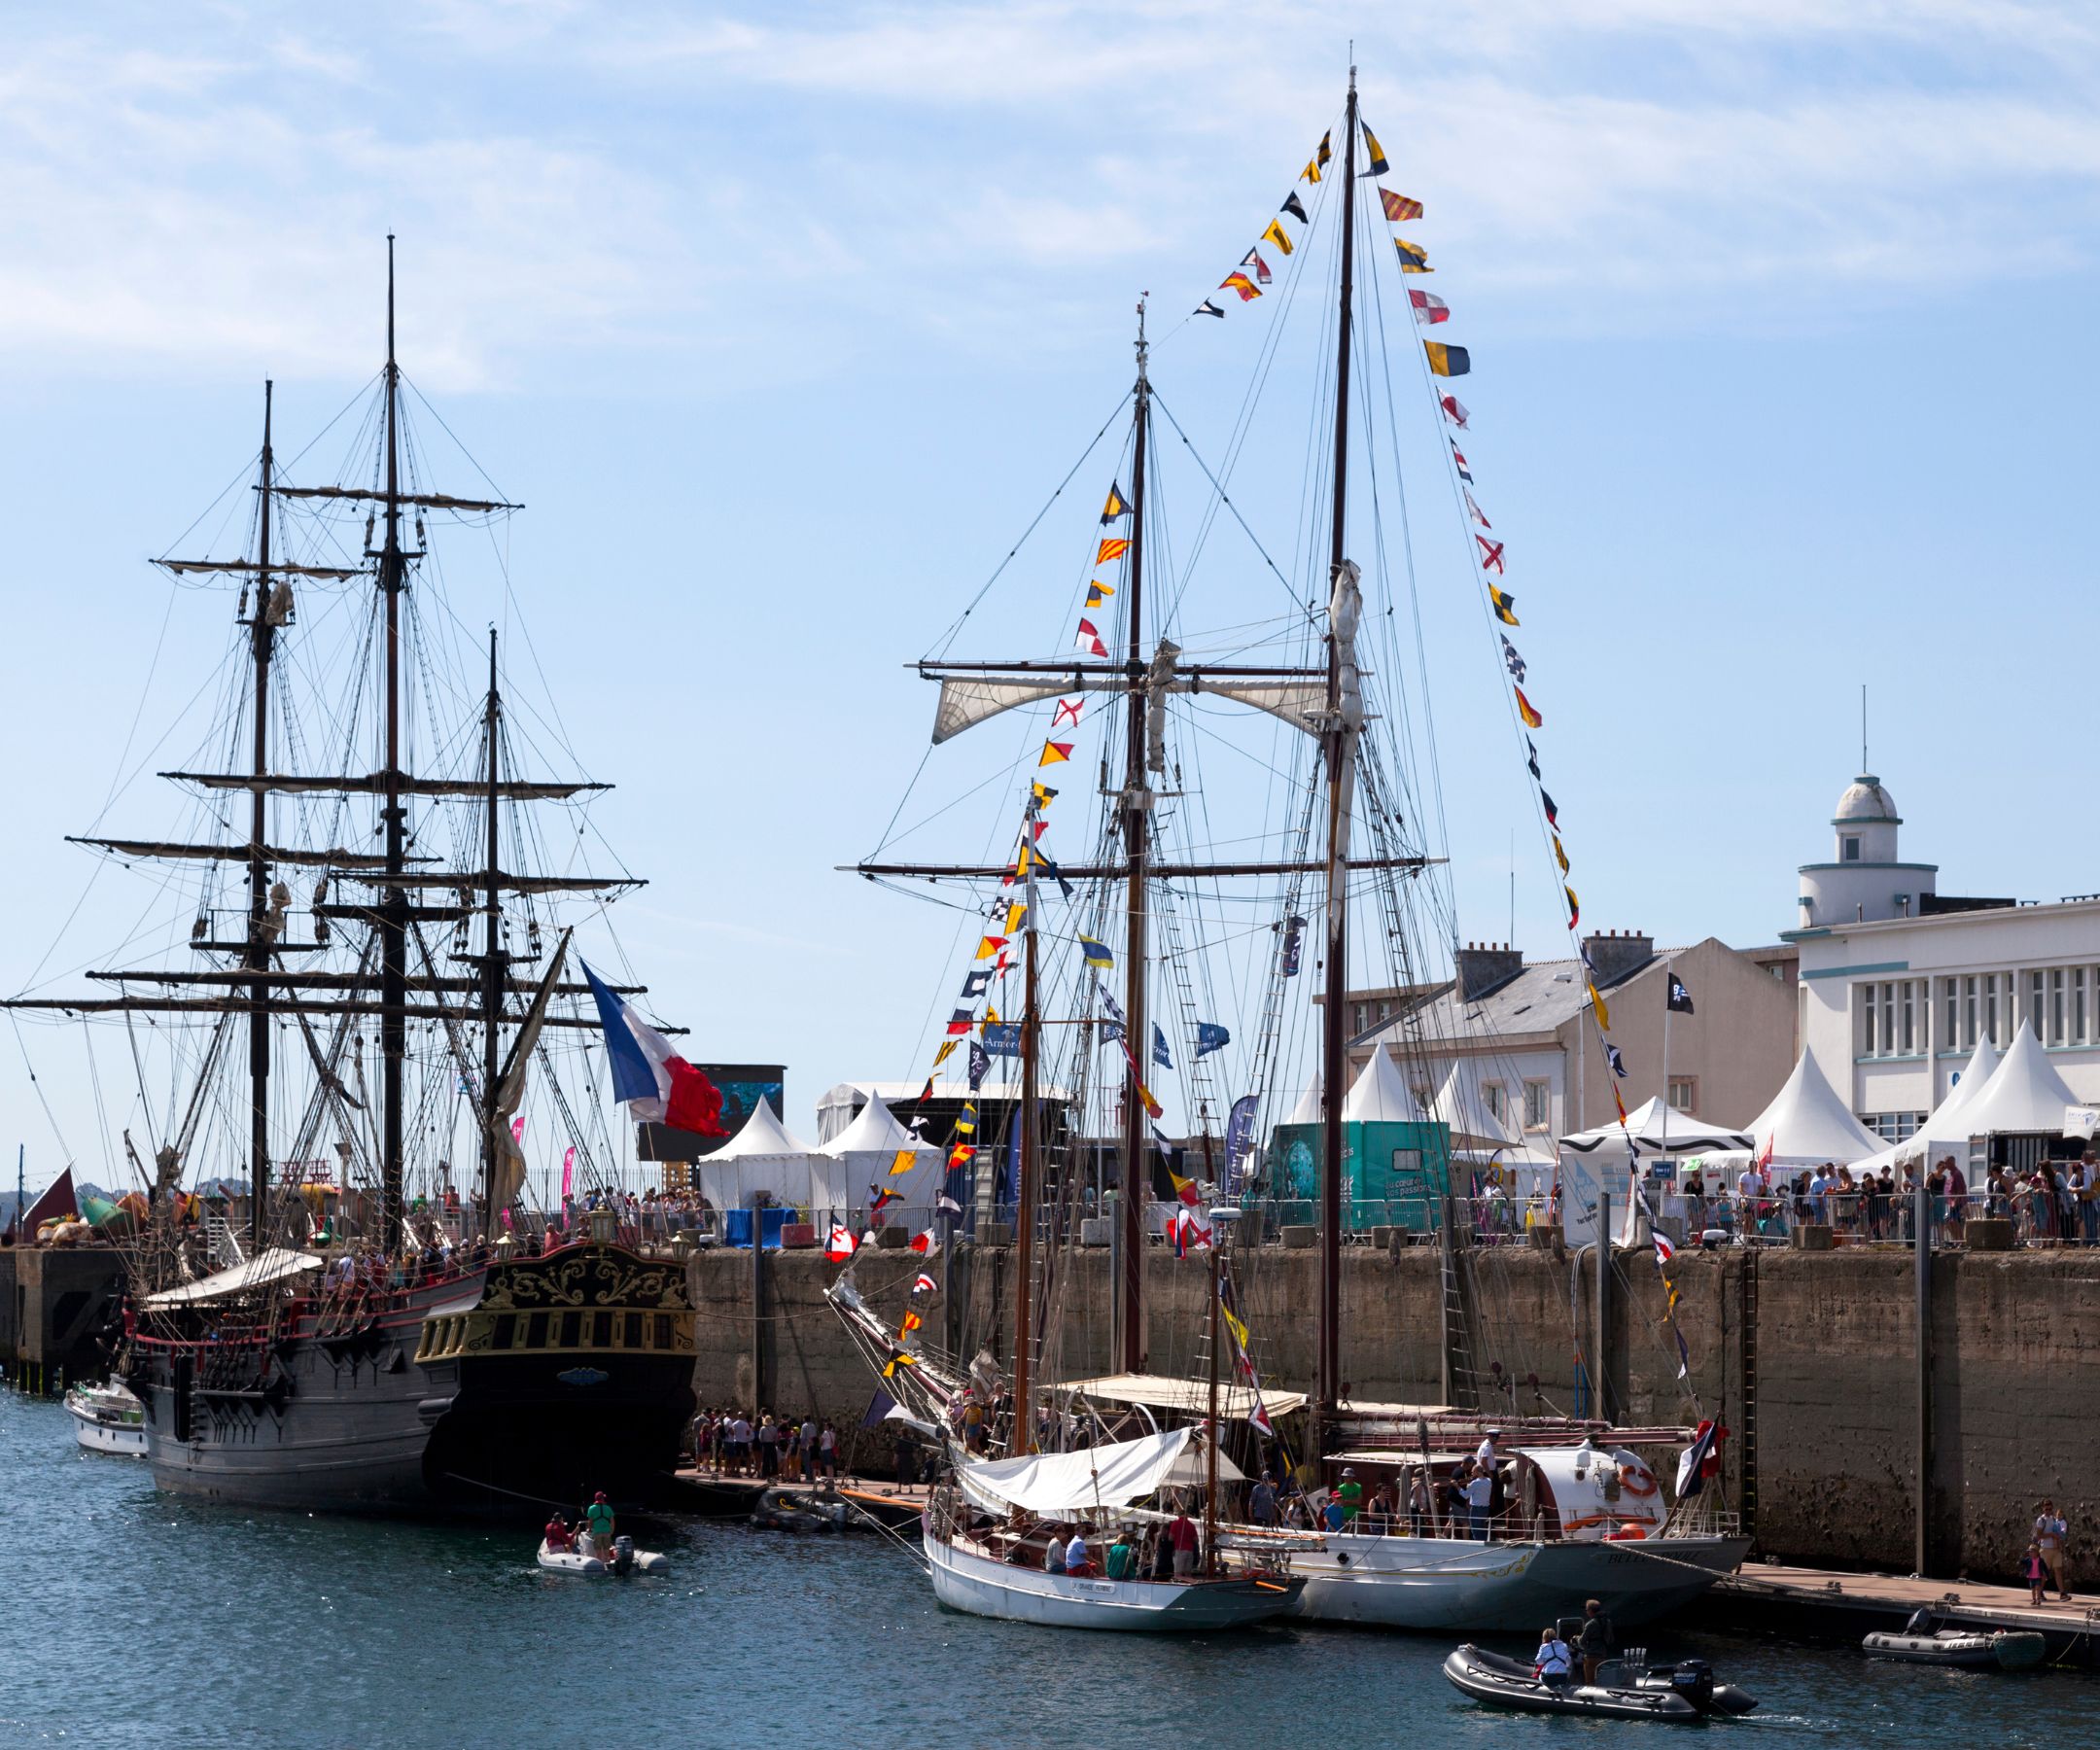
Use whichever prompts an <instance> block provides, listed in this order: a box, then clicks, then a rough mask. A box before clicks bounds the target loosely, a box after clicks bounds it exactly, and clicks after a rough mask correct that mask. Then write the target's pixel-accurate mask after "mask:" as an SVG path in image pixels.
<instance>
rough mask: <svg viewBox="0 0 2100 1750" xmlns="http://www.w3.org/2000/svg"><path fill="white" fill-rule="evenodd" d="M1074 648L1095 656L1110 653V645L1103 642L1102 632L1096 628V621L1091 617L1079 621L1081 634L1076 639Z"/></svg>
mask: <svg viewBox="0 0 2100 1750" xmlns="http://www.w3.org/2000/svg"><path fill="white" fill-rule="evenodd" d="M1074 647H1075V648H1077V649H1081V650H1085V651H1086V652H1087V653H1088V654H1090V655H1094V656H1105V655H1107V654H1108V647H1107V646H1106V645H1104V644H1102V641H1101V634H1100V633H1099V632H1097V631H1096V630H1095V629H1094V622H1093V621H1092V620H1089V619H1083V620H1081V621H1080V622H1079V636H1078V638H1077V639H1076V640H1075V641H1074Z"/></svg>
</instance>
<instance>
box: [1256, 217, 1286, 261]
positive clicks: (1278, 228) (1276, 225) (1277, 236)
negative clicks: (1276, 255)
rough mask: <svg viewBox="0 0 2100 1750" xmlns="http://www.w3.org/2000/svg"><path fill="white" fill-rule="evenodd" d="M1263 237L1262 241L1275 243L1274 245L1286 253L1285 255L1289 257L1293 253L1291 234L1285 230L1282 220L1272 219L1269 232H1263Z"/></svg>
mask: <svg viewBox="0 0 2100 1750" xmlns="http://www.w3.org/2000/svg"><path fill="white" fill-rule="evenodd" d="M1261 236H1262V241H1263V242H1264V243H1274V244H1275V245H1276V246H1277V248H1278V249H1280V250H1281V251H1282V252H1283V253H1284V254H1285V255H1289V254H1290V252H1291V240H1290V232H1289V231H1287V230H1285V229H1284V228H1283V221H1282V220H1280V219H1272V220H1270V221H1269V228H1268V229H1267V230H1265V231H1263V232H1262V234H1261Z"/></svg>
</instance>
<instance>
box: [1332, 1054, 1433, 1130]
mask: <svg viewBox="0 0 2100 1750" xmlns="http://www.w3.org/2000/svg"><path fill="white" fill-rule="evenodd" d="M1342 1122H1343V1123H1344V1124H1425V1123H1427V1122H1428V1119H1427V1116H1426V1115H1425V1114H1424V1113H1423V1111H1422V1109H1421V1102H1419V1101H1417V1099H1416V1098H1415V1096H1414V1095H1413V1094H1412V1093H1411V1092H1409V1090H1408V1085H1407V1078H1406V1077H1405V1076H1403V1075H1402V1074H1401V1073H1400V1066H1399V1065H1398V1064H1397V1063H1395V1062H1394V1061H1393V1055H1392V1051H1391V1048H1390V1047H1388V1046H1385V1045H1381V1046H1380V1047H1379V1048H1378V1049H1377V1050H1376V1051H1374V1052H1373V1053H1372V1054H1371V1061H1370V1062H1369V1063H1367V1064H1366V1065H1364V1067H1363V1068H1362V1069H1361V1070H1360V1071H1359V1072H1358V1073H1357V1076H1356V1081H1355V1084H1354V1086H1352V1087H1351V1088H1350V1089H1349V1091H1348V1098H1347V1100H1345V1101H1344V1102H1342Z"/></svg>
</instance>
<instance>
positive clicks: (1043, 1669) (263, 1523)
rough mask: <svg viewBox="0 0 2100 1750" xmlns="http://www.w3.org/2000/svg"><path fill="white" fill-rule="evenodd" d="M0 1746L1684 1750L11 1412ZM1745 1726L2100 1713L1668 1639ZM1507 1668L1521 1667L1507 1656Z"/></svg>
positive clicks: (1962, 1747)
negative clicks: (550, 1549)
mask: <svg viewBox="0 0 2100 1750" xmlns="http://www.w3.org/2000/svg"><path fill="white" fill-rule="evenodd" d="M0 1453H4V1454H5V1456H6V1460H7V1470H6V1474H7V1485H8V1486H7V1488H6V1491H5V1494H4V1496H0V1599H4V1600H5V1604H4V1608H0V1624H4V1625H5V1627H4V1629H0V1648H4V1662H0V1750H8V1747H12V1746H15V1745H28V1744H51V1743H68V1742H71V1743H86V1744H93V1745H97V1746H107V1747H111V1750H116V1747H120V1746H132V1745H141V1746H143V1745H155V1746H166V1745H199V1746H201V1745H265V1744H266V1745H271V1746H305V1745H314V1746H336V1745H343V1746H366V1745H374V1746H376V1745H386V1746H403V1747H409V1750H418V1747H422V1746H432V1747H442V1750H462V1747H464V1746H472V1745H477V1744H482V1743H497V1742H501V1743H502V1744H504V1745H506V1746H507V1747H508V1750H537V1747H539V1746H549V1747H551V1746H572V1745H577V1746H580V1745H600V1746H602V1745H615V1744H648V1745H681V1746H717V1745H720V1746H742V1745H749V1744H753V1743H782V1744H797V1745H800V1744H811V1743H821V1744H847V1745H892V1744H894V1745H900V1746H906V1745H908V1746H910V1747H911V1750H945V1747H947V1746H980V1745H983V1746H1012V1745H1038V1744H1039V1745H1055V1746H1059V1750H1077V1747H1080V1746H1093V1745H1115V1746H1120V1747H1128V1746H1133V1745H1149V1744H1165V1743H1170V1742H1179V1743H1203V1744H1207V1745H1215V1746H1235V1747H1237V1746H1242V1745H1243V1746H1249V1747H1252V1746H1260V1747H1261V1750H1275V1747H1276V1746H1277V1745H1290V1744H1300V1743H1316V1744H1318V1745H1319V1746H1321V1750H1370V1747H1372V1746H1380V1747H1385V1746H1390V1745H1391V1744H1393V1743H1395V1742H1397V1741H1405V1742H1406V1743H1407V1745H1408V1746H1409V1750H1442V1747H1444V1746H1458V1745H1464V1746H1488V1747H1492V1750H1503V1747H1506V1746H1516V1745H1523V1744H1531V1743H1554V1744H1562V1745H1566V1744H1576V1743H1582V1744H1593V1745H1600V1746H1601V1745H1617V1744H1620V1743H1624V1742H1626V1741H1627V1740H1628V1738H1629V1737H1637V1736H1640V1735H1642V1734H1646V1733H1654V1732H1661V1733H1663V1734H1664V1735H1667V1733H1668V1732H1669V1730H1670V1729H1669V1728H1666V1727H1662V1726H1641V1725H1632V1724H1627V1723H1624V1722H1612V1721H1580V1720H1565V1719H1536V1718H1529V1717H1524V1716H1518V1715H1507V1714H1494V1713H1490V1712H1487V1711H1485V1710H1483V1709H1481V1708H1479V1707H1477V1706H1476V1705H1474V1704H1473V1703H1471V1702H1469V1701H1467V1700H1465V1699H1464V1698H1463V1697H1460V1696H1458V1694H1457V1693H1456V1692H1455V1691H1453V1690H1452V1688H1451V1687H1450V1686H1449V1685H1448V1684H1447V1683H1446V1682H1445V1681H1444V1679H1443V1676H1442V1675H1441V1673H1440V1671H1439V1664H1440V1662H1441V1661H1442V1659H1443V1656H1444V1654H1445V1653H1446V1652H1447V1651H1449V1646H1448V1644H1447V1643H1445V1642H1441V1641H1438V1640H1434V1639H1429V1638H1423V1637H1414V1636H1401V1635H1392V1634H1383V1633H1373V1632H1363V1631H1352V1630H1344V1629H1330V1628H1323V1627H1311V1626H1306V1627H1296V1626H1292V1627H1275V1628H1268V1629H1262V1630H1257V1631H1254V1632H1251V1633H1245V1634H1239V1635H1233V1636H1228V1637H1218V1638H1211V1639H1178V1638H1169V1637H1160V1638H1156V1639H1154V1638H1149V1637H1144V1636H1128V1637H1125V1636H1107V1635H1098V1634H1087V1633H1081V1632H1072V1631H1065V1630H1056V1629H1035V1628H1029V1627H1020V1626H1017V1625H1012V1624H1004V1623H993V1622H986V1621H980V1620H978V1619H976V1618H971V1617H962V1616H955V1615H951V1614H949V1613H947V1612H944V1611H942V1610H940V1609H939V1608H938V1607H936V1606H935V1605H934V1603H933V1601H932V1598H931V1594H930V1592H929V1591H928V1589H927V1584H926V1582H925V1581H924V1579H923V1578H922V1577H921V1576H920V1574H919V1572H918V1571H917V1570H916V1568H915V1567H914V1566H913V1564H912V1562H911V1561H910V1560H909V1559H908V1558H907V1557H905V1556H904V1555H903V1554H902V1553H900V1552H899V1551H898V1549H897V1548H896V1546H895V1545H893V1544H892V1543H890V1542H889V1541H887V1540H886V1539H883V1538H881V1537H878V1536H875V1535H873V1534H855V1535H851V1536H846V1537H821V1538H820V1537H807V1538H797V1537H782V1536H777V1535H769V1534H766V1533H762V1532H756V1531H752V1530H750V1529H748V1528H746V1527H744V1526H741V1525H729V1524H711V1523H703V1522H694V1521H685V1520H678V1519H667V1520H664V1521H662V1522H658V1523H653V1524H652V1525H651V1527H650V1535H649V1536H648V1537H647V1540H646V1542H647V1544H648V1545H650V1546H653V1547H659V1548H662V1549H663V1550H664V1551H666V1553H668V1554H669V1555H670V1557H671V1558H672V1560H673V1562H674V1564H675V1565H674V1568H673V1571H672V1573H671V1575H670V1576H669V1577H668V1578H665V1579H661V1580H636V1581H624V1582H618V1581H610V1580H601V1581H587V1580H575V1579H567V1578H562V1577H558V1576H554V1575H547V1574H543V1573H541V1572H540V1571H539V1570H538V1569H537V1568H536V1567H535V1566H534V1565H533V1560H532V1549H531V1539H530V1536H529V1534H524V1533H521V1532H519V1531H517V1530H515V1529H511V1530H503V1529H498V1528H492V1527H479V1526H461V1525H455V1524H439V1523H389V1522H365V1521H356V1520H344V1519H326V1518H308V1517H304V1516H297V1515H290V1514H284V1515H270V1514H256V1513H248V1512H241V1511H236V1510H229V1509H221V1508H212V1507H206V1506H199V1505H196V1504H194V1503H191V1502H187V1501H181V1500H176V1499H173V1498H170V1497H167V1496H163V1495H159V1494H157V1493H156V1491H155V1489H154V1487H153V1484H152V1481H151V1479H150V1477H149V1476H148V1474H147V1471H146V1468H145V1466H144V1464H143V1463H142V1462H140V1461H138V1460H135V1459H123V1458H111V1457H103V1456H96V1455H91V1454H86V1453H82V1452H78V1450H77V1449H76V1447H75V1446H74V1442H73V1436H72V1425H71V1423H70V1421H69V1420H68V1418H67V1417H66V1416H65V1414H64V1412H63V1411H62V1410H61V1409H59V1407H58V1406H57V1405H55V1404H49V1403H40V1402H34V1401H30V1400H25V1399H21V1398H18V1397H15V1396H13V1395H12V1394H9V1393H6V1392H0ZM1646 1638H1647V1639H1648V1640H1649V1642H1650V1643H1651V1646H1652V1648H1653V1650H1654V1651H1655V1653H1656V1654H1657V1655H1658V1656H1662V1655H1665V1654H1667V1655H1675V1654H1697V1655H1698V1656H1701V1657H1704V1658H1706V1659H1709V1660H1711V1661H1712V1662H1713V1663H1714V1665H1715V1667H1716V1668H1717V1670H1719V1671H1720V1672H1721V1673H1722V1674H1723V1675H1724V1676H1725V1677H1727V1678H1728V1679H1729V1680H1731V1681H1732V1682H1736V1683H1739V1684H1740V1685H1742V1686H1743V1687H1744V1688H1745V1689H1747V1690H1748V1691H1749V1692H1750V1693H1751V1694H1752V1695H1754V1696H1756V1697H1758V1698H1759V1701H1760V1703H1761V1705H1760V1707H1759V1710H1758V1712H1757V1713H1755V1714H1753V1715H1752V1716H1750V1717H1749V1718H1748V1719H1746V1720H1740V1721H1725V1722H1716V1723H1713V1724H1711V1725H1709V1726H1706V1727H1703V1728H1698V1729H1697V1730H1702V1731H1710V1732H1721V1733H1724V1734H1728V1735H1731V1736H1734V1735H1738V1734H1741V1735H1745V1736H1746V1737H1747V1740H1748V1741H1749V1742H1751V1743H1754V1744H1758V1745H1765V1746H1777V1745H1789V1744H1817V1745H1826V1746H1830V1745H1838V1746H1850V1745H1889V1746H1906V1747H1909V1750H1932V1747H1935V1746H1947V1747H1948V1750H1955V1747H1957V1746H1958V1747H1959V1750H1975V1747H1976V1746H1977V1745H1985V1744H1988V1745H1993V1746H1998V1745H2007V1746H2028V1745H2032V1746H2037V1747H2041V1746H2047V1747H2048V1750H2061V1747H2062V1746H2064V1745H2068V1744H2081V1743H2091V1742H2094V1741H2095V1740H2096V1737H2100V1726H2096V1723H2095V1722H2096V1717H2100V1683H2096V1682H2095V1681H2094V1680H2093V1679H2092V1678H2089V1677H2085V1676H2082V1675H2076V1674H2073V1673H2069V1672H2043V1673H2037V1674H2033V1675H2026V1676H2004V1675H1979V1674H1971V1673H1960V1672H1943V1671H1932V1670H1921V1669H1917V1668H1915V1667H1907V1666H1900V1665H1889V1664H1880V1663H1875V1662H1871V1661H1868V1660H1866V1659H1864V1658H1861V1657H1859V1656H1858V1655H1857V1654H1855V1653H1853V1652H1850V1651H1847V1650H1845V1649H1842V1648H1830V1647H1805V1646H1798V1645H1794V1644H1791V1643H1786V1642H1780V1641H1775V1640H1765V1639H1743V1638H1733V1637H1722V1636H1717V1635H1707V1634H1683V1633H1672V1632H1670V1631H1669V1630H1667V1629H1666V1628H1663V1627H1654V1628H1651V1629H1649V1630H1648V1632H1647V1635H1646ZM1504 1650H1507V1651H1519V1650H1521V1649H1517V1648H1511V1647H1505V1649H1504Z"/></svg>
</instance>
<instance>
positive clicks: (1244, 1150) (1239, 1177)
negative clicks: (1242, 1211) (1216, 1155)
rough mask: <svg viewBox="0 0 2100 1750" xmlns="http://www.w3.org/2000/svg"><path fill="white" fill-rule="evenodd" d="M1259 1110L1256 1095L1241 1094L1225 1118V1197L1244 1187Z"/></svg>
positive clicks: (1231, 1195)
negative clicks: (1229, 1114) (1230, 1112)
mask: <svg viewBox="0 0 2100 1750" xmlns="http://www.w3.org/2000/svg"><path fill="white" fill-rule="evenodd" d="M1260 1110H1261V1096H1260V1095H1259V1094H1242V1095H1241V1096H1240V1098H1239V1099H1238V1100H1236V1101H1234V1102H1233V1109H1232V1116H1231V1117H1230V1118H1228V1119H1226V1120H1225V1185H1224V1191H1225V1195H1226V1196H1227V1197H1237V1196H1238V1195H1239V1194H1240V1192H1241V1191H1242V1190H1243V1189H1244V1188H1245V1185H1246V1178H1247V1168H1248V1167H1249V1165H1250V1164H1251V1163H1252V1161H1253V1159H1254V1120H1255V1116H1256V1114H1258V1113H1259V1112H1260Z"/></svg>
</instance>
